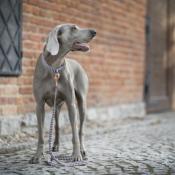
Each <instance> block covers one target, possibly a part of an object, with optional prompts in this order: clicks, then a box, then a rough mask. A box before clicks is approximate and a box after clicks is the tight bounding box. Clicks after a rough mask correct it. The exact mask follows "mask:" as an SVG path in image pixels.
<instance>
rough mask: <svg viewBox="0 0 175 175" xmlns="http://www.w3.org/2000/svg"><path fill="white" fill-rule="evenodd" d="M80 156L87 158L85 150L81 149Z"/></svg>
mask: <svg viewBox="0 0 175 175" xmlns="http://www.w3.org/2000/svg"><path fill="white" fill-rule="evenodd" d="M81 156H82V158H83V160H86V159H87V153H86V151H84V150H81Z"/></svg>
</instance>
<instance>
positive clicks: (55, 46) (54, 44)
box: [46, 26, 60, 55]
mask: <svg viewBox="0 0 175 175" xmlns="http://www.w3.org/2000/svg"><path fill="white" fill-rule="evenodd" d="M58 30H59V26H57V27H55V28H54V29H53V30H52V31H51V32H50V33H49V35H48V38H47V41H46V49H47V51H48V52H50V54H51V55H56V54H58V52H59V47H60V44H59V41H58V38H57V35H58Z"/></svg>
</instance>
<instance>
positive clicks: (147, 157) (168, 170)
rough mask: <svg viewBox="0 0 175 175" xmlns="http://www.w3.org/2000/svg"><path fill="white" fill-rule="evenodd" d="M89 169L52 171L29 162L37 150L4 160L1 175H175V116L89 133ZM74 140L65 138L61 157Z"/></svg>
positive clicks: (103, 127) (128, 121) (0, 159)
mask: <svg viewBox="0 0 175 175" xmlns="http://www.w3.org/2000/svg"><path fill="white" fill-rule="evenodd" d="M85 144H86V148H87V151H88V161H87V165H86V166H76V167H63V166H59V167H58V168H55V167H50V166H48V165H46V164H45V163H44V161H42V162H41V164H37V165H32V164H29V163H28V161H29V159H30V158H31V156H32V155H33V154H34V151H35V149H36V147H33V148H31V149H26V150H22V151H18V152H13V153H9V154H1V156H0V175H59V174H75V175H80V174H116V175H120V174H123V175H127V174H133V175H137V174H141V175H151V174H157V175H171V174H172V175H173V174H175V113H162V114H154V115H149V116H146V117H145V118H144V119H139V118H132V119H124V120H122V121H113V122H103V123H102V125H99V126H98V127H95V128H94V129H91V130H87V132H86V141H85ZM70 150H71V136H70V135H66V136H64V137H63V135H62V137H61V153H64V152H69V151H70Z"/></svg>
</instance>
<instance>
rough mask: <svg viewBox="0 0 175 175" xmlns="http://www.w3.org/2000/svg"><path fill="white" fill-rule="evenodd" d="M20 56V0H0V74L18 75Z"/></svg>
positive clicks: (19, 71)
mask: <svg viewBox="0 0 175 175" xmlns="http://www.w3.org/2000/svg"><path fill="white" fill-rule="evenodd" d="M21 58H22V55H21V0H0V75H1V76H2V75H19V74H20V73H21Z"/></svg>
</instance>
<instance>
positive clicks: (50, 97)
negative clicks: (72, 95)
mask: <svg viewBox="0 0 175 175" xmlns="http://www.w3.org/2000/svg"><path fill="white" fill-rule="evenodd" d="M61 89H62V86H61V84H60V83H58V87H57V98H56V104H57V105H58V104H59V103H61V102H62V101H63V100H64V95H63V93H62V91H61ZM55 90H56V86H55V84H54V83H51V84H50V85H48V87H47V88H46V91H45V94H44V99H45V102H46V103H47V104H48V105H49V106H53V104H54V97H55Z"/></svg>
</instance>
